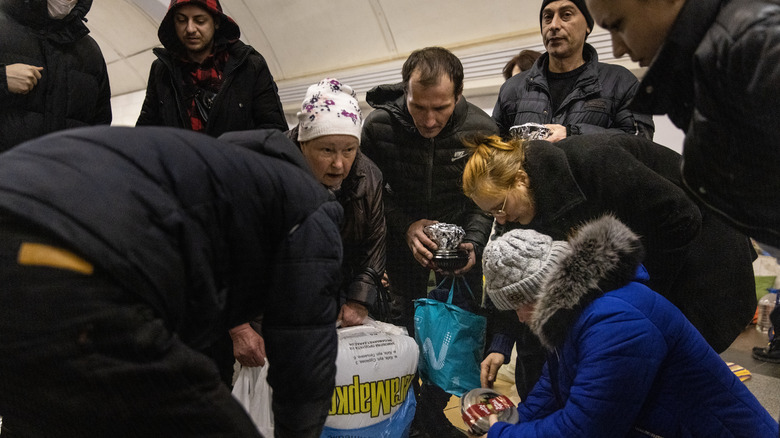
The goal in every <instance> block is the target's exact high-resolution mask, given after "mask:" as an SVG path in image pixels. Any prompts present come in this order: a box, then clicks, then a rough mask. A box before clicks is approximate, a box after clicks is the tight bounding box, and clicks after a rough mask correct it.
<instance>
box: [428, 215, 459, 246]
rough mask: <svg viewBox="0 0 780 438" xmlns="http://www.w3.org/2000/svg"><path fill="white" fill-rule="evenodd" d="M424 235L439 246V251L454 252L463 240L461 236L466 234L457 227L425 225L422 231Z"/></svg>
mask: <svg viewBox="0 0 780 438" xmlns="http://www.w3.org/2000/svg"><path fill="white" fill-rule="evenodd" d="M423 231H424V232H425V235H426V236H428V238H430V239H431V240H433V241H434V242H436V245H438V246H439V250H453V251H454V250H456V249H458V245H460V242H461V241H462V240H463V236H465V235H466V232H465V231H463V228H461V227H460V226H458V225H455V224H445V223H441V222H440V223H438V224H433V225H426V226H425V228H424V229H423Z"/></svg>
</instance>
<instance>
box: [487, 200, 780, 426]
mask: <svg viewBox="0 0 780 438" xmlns="http://www.w3.org/2000/svg"><path fill="white" fill-rule="evenodd" d="M570 246H571V248H570V251H569V253H568V254H566V255H564V256H563V257H562V259H561V261H560V263H559V264H558V265H557V266H556V267H554V268H553V269H552V271H551V273H550V274H549V276H548V277H547V280H546V282H545V283H544V285H543V286H542V291H541V292H540V296H539V298H538V300H537V302H536V308H535V310H534V313H533V314H532V317H531V320H530V321H529V322H528V324H529V325H530V327H531V329H532V330H533V332H534V333H535V334H536V335H537V336H539V338H540V339H541V341H542V344H543V345H544V346H545V348H546V349H547V350H548V351H549V355H548V361H547V364H546V365H545V367H544V372H543V375H542V378H541V379H540V381H539V382H538V383H537V384H536V386H535V387H534V389H533V390H532V391H531V393H530V394H529V396H528V398H527V399H526V400H525V401H524V402H523V403H521V404H520V406H519V407H518V410H519V414H520V421H519V423H518V424H516V425H510V424H508V423H496V424H495V425H494V426H493V427H491V429H490V432H489V433H488V438H505V437H513V438H520V437H542V436H545V437H547V436H577V437H594V438H595V437H599V438H604V437H648V436H650V437H665V438H669V437H714V436H718V437H745V438H748V437H770V436H777V430H778V429H777V428H778V425H777V422H775V421H774V419H773V418H772V417H771V415H769V413H768V412H767V411H766V409H764V408H763V407H762V406H761V404H760V403H759V402H758V400H756V398H755V397H754V396H753V395H752V394H751V393H750V391H749V390H748V389H747V388H746V387H745V385H744V384H743V383H742V382H740V380H739V378H738V377H737V376H736V375H734V373H733V372H731V370H730V369H729V368H728V367H727V366H726V364H725V362H724V361H723V359H721V358H720V356H718V354H717V353H715V351H714V350H713V349H712V348H711V347H710V346H709V345H707V343H706V342H705V341H704V339H703V338H702V337H701V335H700V334H699V333H698V332H697V331H696V329H695V328H694V327H693V326H692V325H691V324H690V323H689V322H688V321H687V320H686V319H685V317H684V316H683V314H682V313H680V311H679V310H678V309H677V308H676V307H675V306H674V305H672V304H671V303H670V302H669V301H667V300H666V299H665V298H663V297H662V296H661V295H659V294H657V293H655V292H653V291H652V290H650V289H649V288H648V287H647V286H645V285H644V284H643V283H642V282H643V281H644V280H646V279H647V271H645V270H644V268H643V267H642V266H641V265H640V261H641V258H642V254H643V249H642V245H641V243H640V241H639V238H638V237H637V236H636V235H635V234H634V233H633V232H632V231H631V230H629V229H628V228H627V227H626V226H625V225H623V224H622V223H621V222H619V221H618V220H617V219H615V218H614V217H611V216H605V217H603V218H600V219H597V220H595V221H593V222H590V223H588V224H586V225H584V226H583V227H582V228H580V230H579V231H578V232H577V233H576V234H575V236H574V237H573V238H572V239H571V240H570Z"/></svg>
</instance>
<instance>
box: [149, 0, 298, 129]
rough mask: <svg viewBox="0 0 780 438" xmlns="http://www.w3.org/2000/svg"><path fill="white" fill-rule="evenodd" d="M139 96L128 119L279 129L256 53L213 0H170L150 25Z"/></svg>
mask: <svg viewBox="0 0 780 438" xmlns="http://www.w3.org/2000/svg"><path fill="white" fill-rule="evenodd" d="M157 35H158V37H159V38H160V42H161V43H162V44H163V48H156V49H154V54H155V55H156V56H157V59H156V60H155V61H154V62H153V63H152V69H151V71H150V73H149V84H148V85H147V88H146V98H145V100H144V103H143V106H142V108H141V114H140V116H139V117H138V121H137V122H136V125H161V126H175V127H178V128H184V129H191V130H193V131H198V132H204V133H206V134H208V135H211V136H213V137H218V136H219V135H220V134H223V133H225V132H229V131H243V130H248V129H259V128H272V129H279V130H281V131H286V130H287V128H288V127H287V121H286V119H285V117H284V113H283V111H282V103H281V101H280V100H279V94H278V90H277V88H276V83H275V82H274V78H273V76H272V75H271V72H270V70H269V69H268V64H267V63H266V62H265V59H264V58H263V56H262V55H261V54H260V53H258V52H257V51H256V50H255V49H254V48H252V46H249V45H246V44H244V43H243V42H241V41H240V40H239V39H238V38H239V37H240V36H241V30H240V28H239V27H238V24H236V22H235V21H233V19H232V18H230V17H228V16H227V15H225V13H224V12H222V6H221V5H220V3H219V0H171V3H170V6H169V7H168V12H167V13H166V14H165V17H164V18H163V20H162V22H161V23H160V28H159V30H158V32H157Z"/></svg>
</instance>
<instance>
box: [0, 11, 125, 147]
mask: <svg viewBox="0 0 780 438" xmlns="http://www.w3.org/2000/svg"><path fill="white" fill-rule="evenodd" d="M90 7H92V0H79V2H78V4H77V5H76V6H75V7H74V8H73V10H72V11H71V12H70V14H68V15H67V16H66V17H65V18H63V19H61V20H54V19H52V18H49V14H48V9H47V3H46V0H29V1H21V0H0V151H4V150H6V149H9V148H11V147H12V146H15V145H17V144H19V143H22V142H24V141H26V140H29V139H32V138H36V137H39V136H41V135H44V134H48V133H50V132H54V131H60V130H63V129H68V128H76V127H81V126H88V125H100V124H105V125H108V124H110V123H111V90H110V87H109V83H108V71H107V70H106V63H105V61H104V60H103V54H102V53H101V51H100V47H98V45H97V43H96V42H95V40H93V39H92V37H90V36H88V35H87V34H88V33H89V29H87V26H86V25H85V24H84V21H86V19H85V18H84V17H85V15H87V12H89V9H90ZM17 63H21V64H29V65H34V66H37V67H43V71H41V79H40V80H39V81H38V84H37V85H36V86H35V88H33V89H32V91H30V92H29V93H27V94H14V93H11V92H10V91H9V90H8V81H7V78H6V72H5V67H6V66H7V65H11V64H17Z"/></svg>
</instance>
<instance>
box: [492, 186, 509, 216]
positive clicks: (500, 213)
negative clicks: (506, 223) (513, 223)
mask: <svg viewBox="0 0 780 438" xmlns="http://www.w3.org/2000/svg"><path fill="white" fill-rule="evenodd" d="M507 199H509V190H507V191H506V195H505V196H504V203H503V204H501V208H499V209H498V210H491V211H490V215H491V216H493V217H494V218H498V217H504V216H506V211H505V210H504V208H505V207H506V200H507Z"/></svg>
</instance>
